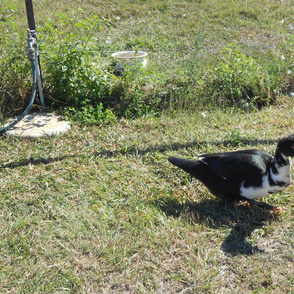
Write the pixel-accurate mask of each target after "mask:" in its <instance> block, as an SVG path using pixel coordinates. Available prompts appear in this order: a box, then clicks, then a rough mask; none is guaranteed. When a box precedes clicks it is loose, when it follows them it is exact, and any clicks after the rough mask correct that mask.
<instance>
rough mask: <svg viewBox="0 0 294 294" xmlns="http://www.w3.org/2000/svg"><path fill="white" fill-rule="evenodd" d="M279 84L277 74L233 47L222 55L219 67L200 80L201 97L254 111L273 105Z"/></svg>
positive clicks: (224, 104) (218, 103) (213, 102)
mask: <svg viewBox="0 0 294 294" xmlns="http://www.w3.org/2000/svg"><path fill="white" fill-rule="evenodd" d="M279 82H280V80H279V77H278V75H277V74H276V73H274V74H273V72H272V71H270V70H269V69H268V68H266V67H264V66H262V65H261V64H260V63H259V61H258V60H257V59H254V58H253V57H251V56H246V55H245V54H243V53H242V52H241V50H240V49H239V48H238V47H236V45H230V46H227V47H226V48H225V50H224V51H223V52H222V57H221V59H220V61H219V63H218V65H217V66H215V67H214V68H213V69H211V70H209V71H208V73H207V74H206V75H205V76H204V77H203V79H202V80H201V81H200V83H201V84H200V85H201V89H202V93H201V95H202V96H206V97H209V99H210V103H211V104H212V105H217V106H222V107H224V106H235V107H240V108H243V109H246V108H247V109H250V108H251V107H261V106H264V105H268V104H269V103H271V102H273V101H274V100H275V98H276V94H277V90H279Z"/></svg>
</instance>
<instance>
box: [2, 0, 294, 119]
mask: <svg viewBox="0 0 294 294" xmlns="http://www.w3.org/2000/svg"><path fill="white" fill-rule="evenodd" d="M233 4H234V5H233ZM34 7H35V18H36V24H37V30H38V41H39V45H40V53H41V61H42V73H43V77H44V93H45V98H46V99H47V100H48V101H49V102H48V103H47V104H48V105H50V106H51V107H53V108H56V107H62V108H64V107H69V108H70V107H71V106H74V108H75V109H72V108H71V110H70V113H71V114H72V115H73V116H76V117H77V119H78V120H79V121H81V120H82V116H84V117H89V119H87V120H86V121H87V122H88V121H91V119H92V121H94V123H97V122H99V120H104V119H105V120H112V119H113V115H114V116H115V117H132V118H133V117H138V116H142V115H145V114H147V113H157V114H158V113H161V112H162V111H163V110H165V109H172V110H173V109H182V108H189V109H191V108H194V109H198V108H199V107H203V108H207V107H221V108H224V107H232V106H233V107H236V108H241V109H244V110H251V109H252V108H256V107H261V106H264V105H267V104H269V103H272V102H274V101H275V99H276V97H277V96H279V95H281V94H282V95H285V94H287V95H289V94H290V93H292V92H293V88H294V86H293V62H292V60H293V57H294V51H293V40H294V39H293V26H292V22H293V17H292V13H291V7H290V6H289V5H287V4H286V3H282V4H281V5H280V4H279V3H276V2H273V1H266V0H264V1H259V2H258V3H256V2H254V1H243V2H242V1H239V2H238V3H237V4H236V2H234V3H233V2H232V1H225V2H224V1H212V0H211V1H196V2H195V1H194V2H191V1H181V2H179V1H175V0H173V1H164V2H162V1H161V2H158V1H143V2H142V1H118V2H115V3H110V4H107V3H103V2H99V3H95V5H93V3H91V2H89V1H84V2H81V1H78V2H76V1H62V2H61V3H58V4H56V3H55V2H52V1H45V2H44V1H41V2H39V1H36V3H34ZM1 8H2V10H1V15H0V27H1V29H3V31H4V34H3V35H2V36H1V39H0V46H1V50H2V56H3V57H2V59H1V60H0V77H1V83H0V88H1V90H2V91H3V90H4V91H5V94H6V95H5V97H4V98H5V101H4V103H2V102H1V101H0V103H1V105H2V104H3V106H2V108H3V109H2V111H0V113H1V112H2V114H3V113H8V110H9V112H12V111H13V110H14V112H16V111H17V110H18V111H20V110H21V109H22V108H23V107H25V105H26V101H27V100H28V98H29V94H30V90H31V81H30V80H31V74H30V67H29V64H28V62H27V60H26V58H25V56H26V52H25V47H26V44H25V37H26V26H27V25H26V19H25V12H24V4H23V3H20V2H19V1H7V0H6V1H4V2H3V3H1ZM55 12H57V13H55ZM20 32H23V34H22V35H21V34H20ZM118 50H144V51H147V52H148V62H149V63H148V64H149V65H148V69H147V70H146V71H143V72H140V71H139V72H135V73H132V72H131V73H129V74H128V75H123V76H120V77H116V76H114V75H113V67H112V62H113V60H112V59H111V53H113V52H115V51H118ZM98 65H99V66H98ZM17 98H18V99H17ZM19 98H20V99H19ZM12 101H13V104H12ZM125 101H127V102H125ZM99 103H101V104H99ZM91 106H93V108H91ZM128 106H129V107H128ZM78 108H80V109H79V110H78V112H81V114H80V113H76V111H77V109H78ZM4 110H7V111H6V112H5V111H4ZM107 110H108V112H106V111H107ZM105 112H106V113H105ZM111 113H112V114H113V115H111ZM95 116H96V117H95Z"/></svg>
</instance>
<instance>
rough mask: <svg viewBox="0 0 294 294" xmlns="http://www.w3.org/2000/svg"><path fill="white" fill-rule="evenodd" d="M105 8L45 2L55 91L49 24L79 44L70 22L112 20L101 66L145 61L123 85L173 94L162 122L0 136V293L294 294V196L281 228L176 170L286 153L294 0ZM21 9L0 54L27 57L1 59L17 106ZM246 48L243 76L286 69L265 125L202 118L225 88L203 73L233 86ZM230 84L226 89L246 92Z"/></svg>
mask: <svg viewBox="0 0 294 294" xmlns="http://www.w3.org/2000/svg"><path fill="white" fill-rule="evenodd" d="M59 2H60V1H59ZM104 2H105V1H102V2H97V1H96V2H95V5H93V3H91V1H79V2H78V4H77V1H62V3H58V5H57V4H56V3H57V2H56V1H42V2H40V1H35V3H34V7H35V13H36V23H37V26H38V32H39V41H40V45H41V49H42V50H41V53H42V55H41V60H42V62H43V65H42V66H43V70H44V77H45V79H44V82H45V85H46V81H47V79H46V74H48V72H46V66H47V65H48V64H47V63H46V62H49V61H50V58H51V56H50V54H52V52H50V50H49V49H48V48H55V47H56V48H59V47H58V46H57V44H56V43H55V42H53V40H54V38H55V35H54V30H53V33H52V31H51V29H52V28H53V29H54V26H53V25H56V26H58V25H60V21H61V20H64V21H66V24H67V21H68V22H69V23H70V22H71V23H72V26H67V25H65V27H66V28H63V29H64V30H65V32H66V29H67V30H68V31H67V34H65V33H64V35H68V33H69V32H72V31H73V29H77V32H82V31H83V27H81V28H77V26H76V24H77V23H76V22H75V21H74V19H75V17H77V16H78V19H79V20H80V19H85V18H87V17H88V18H91V17H92V16H93V15H97V16H98V17H99V18H101V19H102V18H103V17H104V18H106V19H108V20H107V21H106V20H105V22H104V23H103V29H101V30H100V29H97V30H93V32H91V33H93V34H94V36H95V37H96V38H97V43H95V44H94V45H95V46H97V48H96V52H97V53H99V54H100V55H101V57H102V58H103V60H104V61H105V62H108V61H109V62H110V59H108V58H109V55H110V53H111V52H113V51H116V50H123V49H143V50H146V51H148V53H149V55H148V62H149V66H150V68H149V69H150V71H149V72H146V73H145V76H144V77H143V78H144V79H145V78H147V80H148V81H147V82H145V80H144V79H143V80H141V77H136V79H132V76H127V77H125V80H124V78H123V77H122V78H121V79H122V80H120V81H121V82H122V84H127V85H129V88H125V90H126V91H127V92H128V91H130V92H131V91H134V92H131V94H133V95H134V96H135V97H137V96H138V97H139V98H140V97H141V96H140V95H142V92H143V93H147V94H148V95H151V94H150V93H153V94H152V95H153V96H154V97H157V96H156V95H159V94H160V93H161V94H162V93H165V94H164V95H163V94H162V95H163V96H168V97H166V98H167V104H166V105H165V106H166V108H165V111H163V113H161V115H159V114H158V113H153V114H152V115H143V116H142V117H140V118H136V119H133V120H129V119H124V118H122V119H117V118H116V119H114V120H113V121H112V123H111V124H108V125H107V124H102V125H100V126H95V125H92V126H89V125H81V124H79V123H77V122H76V123H73V125H72V128H71V130H70V131H68V132H67V133H65V134H63V135H60V136H55V137H52V138H44V139H36V140H22V139H20V138H14V137H6V136H3V137H1V140H0V150H1V152H0V175H1V178H0V196H1V202H0V215H1V218H0V237H1V238H0V248H1V255H0V292H1V293H2V292H3V293H50V292H52V293H186V294H187V293H292V292H294V275H293V261H294V255H293V247H294V243H293V235H294V231H293V220H294V219H293V203H292V194H293V187H292V186H290V187H289V188H288V189H287V190H286V191H284V192H282V193H280V194H274V195H270V196H268V197H266V198H265V199H264V200H265V201H266V202H268V203H270V204H274V205H278V206H284V207H287V208H288V211H287V212H285V213H283V214H277V213H269V212H265V211H262V210H260V209H257V208H252V207H249V206H244V205H240V204H238V203H236V204H233V205H226V204H224V203H222V202H220V201H218V200H217V199H215V197H214V196H212V195H211V194H210V193H209V192H208V190H207V189H206V188H205V187H203V185H201V184H199V183H198V182H197V181H196V180H194V179H191V178H190V177H189V176H188V175H186V174H185V173H183V172H181V171H180V170H178V169H176V168H175V167H174V166H172V165H171V164H169V163H168V161H167V157H168V156H169V155H175V156H180V157H187V158H195V157H196V156H197V154H199V153H203V152H218V151H228V150H239V149H243V148H244V149H245V148H260V149H265V150H267V151H268V152H270V153H273V152H274V150H275V146H276V143H277V140H278V139H279V138H281V137H283V136H286V135H288V134H291V133H293V132H294V125H293V121H292V117H293V109H294V103H293V101H292V98H291V97H289V96H286V95H281V93H282V92H283V93H286V94H289V93H290V92H291V91H292V88H291V87H292V76H291V73H290V74H289V75H288V76H286V78H285V76H284V69H285V70H286V71H289V70H290V71H291V70H292V67H291V66H292V63H293V62H292V60H293V59H291V58H292V57H293V48H292V44H293V43H292V41H293V40H292V39H291V38H292V37H293V27H292V23H293V13H292V10H291V8H292V6H291V5H289V4H290V2H291V1H290V2H289V3H288V2H279V3H278V2H274V1H265V0H264V1H259V2H256V1H243V2H240V1H239V2H236V1H235V2H232V1H194V2H191V1H181V2H180V1H164V2H163V1H161V2H159V1H117V2H114V3H106V2H105V3H104ZM23 5H24V4H23V3H20V2H19V1H11V0H10V1H8V0H4V1H2V2H1V4H0V7H1V9H0V11H1V12H0V21H1V27H2V26H3V27H5V28H6V29H9V31H8V32H7V31H6V30H3V32H6V33H4V34H3V35H1V37H0V41H1V43H0V46H1V47H2V46H4V45H3V44H6V43H5V42H6V40H7V38H11V40H19V39H20V38H21V41H18V43H17V44H20V43H21V44H22V45H23V46H20V47H18V46H16V45H15V46H10V47H9V49H10V51H7V50H6V49H7V48H6V47H5V46H4V47H5V50H3V52H2V53H3V56H4V57H5V58H6V57H7V56H10V58H11V57H13V58H12V61H14V62H12V63H6V62H4V61H5V60H6V59H5V58H3V59H0V68H1V70H2V69H3V68H4V69H5V70H3V71H1V82H0V87H1V88H2V87H4V88H5V89H10V88H9V86H10V84H9V83H8V84H5V83H6V82H7V81H9V79H5V78H6V74H7V75H8V74H11V77H13V79H12V78H11V77H10V81H11V83H12V82H13V83H12V84H13V88H14V89H16V91H15V92H11V93H10V92H9V93H8V94H9V95H10V94H13V93H14V95H11V96H9V97H10V98H13V97H14V96H15V97H19V95H17V94H15V93H18V92H19V93H21V94H22V95H20V97H21V98H25V92H26V91H27V92H28V93H29V92H30V86H29V85H30V75H29V66H28V67H27V71H26V70H25V69H24V68H25V67H24V68H22V69H21V72H20V73H21V74H20V75H19V72H18V70H19V69H18V67H17V66H18V65H19V62H20V61H21V62H22V63H23V64H27V61H26V59H25V58H24V56H25V54H26V53H24V50H25V49H24V48H25V46H26V45H25V42H24V38H25V30H26V19H25V14H24V7H23ZM77 6H79V8H81V9H82V10H78V9H77ZM56 11H59V12H60V13H61V14H56ZM62 13H64V14H62ZM46 25H48V27H47V26H46ZM60 26H61V25H60ZM21 28H22V29H21ZM79 29H80V30H81V31H79ZM20 31H23V32H24V33H23V36H20ZM77 35H78V34H77ZM9 40H10V39H9ZM236 42H237V43H238V50H240V53H241V54H245V55H246V56H245V55H240V56H241V58H239V57H240V56H239V55H237V57H236V56H235V55H233V58H234V60H235V63H233V65H235V67H237V68H238V64H239V63H238V62H241V66H244V65H246V64H247V63H249V64H253V65H252V68H254V69H258V70H259V69H260V68H261V65H266V68H267V69H269V70H268V72H270V73H272V72H274V71H275V70H276V66H278V68H279V70H280V69H283V70H280V71H277V72H278V74H277V75H276V76H277V77H278V78H281V79H282V80H283V78H285V79H284V81H286V80H287V81H288V84H285V85H284V86H285V88H286V90H285V89H284V91H282V90H281V91H280V92H279V91H277V92H278V93H277V94H279V95H277V97H276V101H275V103H273V104H271V106H266V107H264V108H262V109H261V110H260V111H252V112H249V110H250V109H244V108H243V111H241V110H238V109H237V110H236V109H235V108H234V107H228V108H226V109H223V108H220V109H213V107H211V108H209V107H207V108H204V107H203V105H204V103H203V104H202V102H203V101H201V100H199V105H198V106H199V107H198V106H197V107H195V105H194V107H193V108H191V109H189V105H190V104H189V99H195V97H196V96H195V95H194V94H195V93H196V92H197V90H199V89H198V88H197V87H199V84H197V83H196V81H198V80H199V79H202V80H203V81H204V82H206V83H207V84H208V82H209V81H210V78H211V77H215V80H213V82H215V83H214V84H213V83H212V84H213V85H214V87H215V88H213V87H212V86H211V87H210V90H211V94H212V95H215V96H216V97H220V95H221V94H222V93H220V94H219V92H217V94H215V93H216V90H219V89H218V88H219V87H218V83H217V82H218V77H219V76H212V75H211V76H209V74H208V73H210V71H211V70H212V73H214V74H216V73H217V72H218V70H219V72H220V73H221V75H225V70H226V69H227V67H226V66H225V64H226V58H225V57H226V55H225V53H224V52H225V51H226V50H227V49H228V48H231V47H232V46H235V45H231V44H235V43H236ZM7 44H9V42H8V43H7ZM50 44H51V47H50ZM52 45H54V46H52ZM55 45H56V46H55ZM91 45H93V44H91ZM228 45H230V46H231V47H227V46H228ZM21 48H23V49H21ZM56 48H55V49H56ZM91 48H92V49H93V47H91ZM224 48H227V49H225V50H224ZM93 50H94V49H93ZM8 53H9V54H8ZM15 56H17V57H16V58H14V57H15ZM238 56H239V57H238ZM244 56H245V57H244ZM282 56H284V58H285V59H283V58H281V57H282ZM251 58H253V59H251ZM9 60H11V59H9ZM283 60H286V61H285V63H283V62H284V61H283ZM220 64H221V65H222V66H220ZM3 65H5V66H6V67H3ZM228 68H229V69H231V68H230V67H228ZM204 69H206V70H207V71H206V76H205V75H204V76H202V74H203V73H205V72H204V71H203V70H204ZM245 69H246V68H245ZM249 69H250V68H249ZM244 71H245V70H244ZM228 72H229V73H232V74H236V73H238V72H237V71H236V70H234V72H232V70H228ZM245 73H246V71H245ZM250 73H251V72H250V71H248V72H247V75H245V78H248V79H249V77H251V75H250ZM257 73H260V72H259V71H257V70H256V71H255V72H254V74H255V76H254V77H256V78H259V79H261V80H262V79H263V78H264V75H263V72H261V74H260V75H259V74H257ZM227 77H230V76H229V75H228V76H227ZM205 78H206V79H205ZM240 78H241V79H244V76H242V75H241V76H238V75H237V78H236V81H237V82H238V81H239V80H238V79H240ZM118 79H120V78H118ZM236 81H235V82H236ZM249 81H251V80H250V79H249ZM26 85H27V86H26ZM230 85H231V84H230V81H229V79H227V86H228V87H229V90H230V89H231V90H232V89H233V90H235V86H234V87H232V86H230ZM235 85H236V84H235ZM237 85H238V83H237ZM47 86H48V85H47ZM49 86H50V85H49ZM214 90H215V91H214ZM275 90H276V89H275ZM148 95H147V97H149V96H148ZM152 95H151V96H152ZM183 97H184V98H183ZM139 98H138V99H139ZM145 98H146V97H145ZM206 98H208V99H209V98H210V96H208V97H206ZM143 101H144V100H143ZM221 102H222V101H220V103H219V105H220V106H222V103H221ZM223 102H224V103H225V102H226V101H223ZM141 103H142V101H141ZM143 105H144V103H143ZM206 105H207V104H206ZM208 106H209V104H208ZM183 109H184V110H183ZM154 114H155V115H154Z"/></svg>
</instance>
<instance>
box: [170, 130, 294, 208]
mask: <svg viewBox="0 0 294 294" xmlns="http://www.w3.org/2000/svg"><path fill="white" fill-rule="evenodd" d="M290 157H294V135H291V136H289V137H287V138H284V139H282V140H280V141H279V142H278V145H277V148H276V151H275V155H274V156H272V155H270V154H268V153H267V152H265V151H261V150H256V149H251V150H240V151H234V152H224V153H211V154H201V155H199V157H198V160H197V161H195V160H187V159H181V158H176V157H169V158H168V160H169V161H170V162H171V163H172V164H174V165H176V166H178V167H179V168H181V169H183V170H184V171H186V172H188V173H190V174H191V175H192V176H194V177H195V178H197V179H198V180H199V181H201V182H202V183H203V184H204V185H205V186H206V187H207V188H208V189H209V190H210V192H211V193H212V194H214V195H215V196H217V197H219V198H221V199H223V200H225V201H229V202H233V201H235V200H247V201H248V202H249V203H250V204H253V205H257V206H259V207H263V208H265V209H268V210H275V211H280V210H282V208H280V207H274V206H272V205H269V204H266V203H264V202H258V201H256V200H255V199H257V198H261V197H263V196H266V195H268V194H271V193H275V192H280V191H283V190H284V189H285V188H286V187H287V186H289V185H290V183H291V161H290Z"/></svg>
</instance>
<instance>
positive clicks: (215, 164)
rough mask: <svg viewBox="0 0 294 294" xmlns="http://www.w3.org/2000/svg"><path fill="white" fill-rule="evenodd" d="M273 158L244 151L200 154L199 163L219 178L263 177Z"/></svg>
mask: <svg viewBox="0 0 294 294" xmlns="http://www.w3.org/2000/svg"><path fill="white" fill-rule="evenodd" d="M271 160H272V156H271V155H269V154H268V153H266V152H264V151H260V150H242V151H235V152H225V153H211V154H200V155H199V161H201V162H203V163H204V164H206V165H207V167H208V168H209V170H210V171H211V173H213V174H215V175H216V176H219V177H225V178H227V177H230V176H233V175H236V176H237V175H239V176H242V175H257V176H258V175H260V174H261V175H262V174H265V173H266V170H267V166H268V165H269V164H270V162H271Z"/></svg>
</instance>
